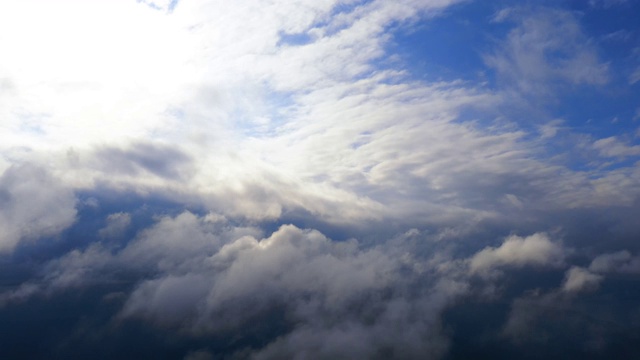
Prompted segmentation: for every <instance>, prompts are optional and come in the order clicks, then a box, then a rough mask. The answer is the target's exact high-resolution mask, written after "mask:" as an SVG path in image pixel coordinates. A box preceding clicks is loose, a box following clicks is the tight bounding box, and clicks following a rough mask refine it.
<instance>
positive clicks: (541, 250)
mask: <svg viewBox="0 0 640 360" xmlns="http://www.w3.org/2000/svg"><path fill="white" fill-rule="evenodd" d="M564 253H565V250H564V249H563V248H562V246H561V245H559V244H558V243H555V242H552V241H551V240H550V239H549V237H548V235H547V234H544V233H536V234H533V235H530V236H527V237H524V238H523V237H519V236H517V235H512V236H510V237H508V238H506V239H505V241H504V242H503V243H502V245H500V246H499V247H497V248H495V247H487V248H485V249H483V250H482V251H480V252H478V253H477V254H475V255H474V256H473V257H472V258H471V259H470V262H469V266H470V269H471V271H472V272H486V271H489V270H491V269H494V268H498V267H502V266H513V267H523V266H558V265H560V264H562V262H563V259H564V256H565V254H564Z"/></svg>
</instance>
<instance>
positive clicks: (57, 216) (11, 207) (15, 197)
mask: <svg viewBox="0 0 640 360" xmlns="http://www.w3.org/2000/svg"><path fill="white" fill-rule="evenodd" d="M75 203H76V199H75V196H74V194H73V192H72V191H71V189H69V188H68V187H66V186H64V184H62V183H61V182H60V181H59V180H58V179H56V178H54V177H53V176H51V175H50V174H49V173H48V172H47V171H46V170H45V169H42V168H39V167H36V166H32V165H20V166H13V167H10V168H9V169H6V170H5V171H4V172H3V173H2V175H1V176H0V228H2V231H1V232H0V252H3V253H6V252H10V251H12V250H13V249H14V248H15V247H16V246H17V245H18V244H19V243H20V242H21V241H23V240H37V239H39V238H41V237H45V236H55V235H57V234H58V233H60V232H61V231H62V230H64V229H65V228H67V227H69V226H70V225H71V224H72V223H73V221H74V220H75V216H76V209H75Z"/></svg>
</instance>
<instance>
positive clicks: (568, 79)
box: [485, 8, 610, 95]
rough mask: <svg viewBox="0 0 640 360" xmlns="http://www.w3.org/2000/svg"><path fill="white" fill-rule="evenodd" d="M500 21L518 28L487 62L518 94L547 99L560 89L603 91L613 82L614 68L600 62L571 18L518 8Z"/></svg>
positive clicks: (545, 10) (562, 13)
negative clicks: (583, 86) (584, 86)
mask: <svg viewBox="0 0 640 360" xmlns="http://www.w3.org/2000/svg"><path fill="white" fill-rule="evenodd" d="M495 19H496V21H505V20H507V19H508V20H513V21H515V22H516V24H517V25H516V27H515V28H514V29H513V30H511V31H510V32H509V35H508V37H507V39H506V40H505V41H504V43H503V44H502V45H501V47H500V48H499V49H498V50H497V51H496V52H494V53H493V54H488V55H486V56H485V61H486V63H487V65H488V66H490V67H492V68H494V69H495V70H496V72H497V74H498V77H499V78H500V79H501V80H502V81H504V82H505V83H506V84H508V85H511V86H513V87H514V88H515V89H517V90H518V91H520V92H522V93H525V94H533V95H543V94H544V93H545V92H546V91H547V90H548V89H549V88H550V87H551V88H553V87H554V86H555V85H556V84H562V83H569V84H589V85H602V84H605V83H607V82H608V81H609V77H610V75H609V69H608V64H606V63H604V62H602V61H601V60H600V59H599V57H598V54H597V51H596V48H595V47H594V46H593V45H591V44H590V42H589V40H588V38H587V35H586V34H585V33H584V32H583V30H582V28H581V26H580V23H579V21H578V19H577V18H576V17H575V15H574V14H572V13H571V12H569V11H564V10H558V9H549V8H535V9H534V10H528V9H525V8H514V9H509V11H507V10H503V11H501V12H499V13H498V15H496V17H495Z"/></svg>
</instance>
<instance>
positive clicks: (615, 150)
mask: <svg viewBox="0 0 640 360" xmlns="http://www.w3.org/2000/svg"><path fill="white" fill-rule="evenodd" d="M593 147H594V148H595V149H596V150H598V151H599V152H600V154H601V156H605V157H626V156H637V155H640V145H635V146H631V145H627V144H625V143H624V142H623V141H621V140H620V139H618V138H617V137H615V136H611V137H608V138H604V139H599V140H596V142H595V143H594V144H593Z"/></svg>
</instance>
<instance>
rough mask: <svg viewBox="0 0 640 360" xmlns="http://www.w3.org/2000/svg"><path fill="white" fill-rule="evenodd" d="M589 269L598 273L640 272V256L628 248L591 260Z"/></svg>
mask: <svg viewBox="0 0 640 360" xmlns="http://www.w3.org/2000/svg"><path fill="white" fill-rule="evenodd" d="M589 270H590V271H593V272H596V273H605V274H606V273H616V272H618V273H630V274H635V273H640V257H637V256H633V255H631V253H630V252H629V251H627V250H622V251H618V252H613V253H607V254H602V255H599V256H597V257H596V258H595V259H593V260H592V261H591V264H590V265H589Z"/></svg>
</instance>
